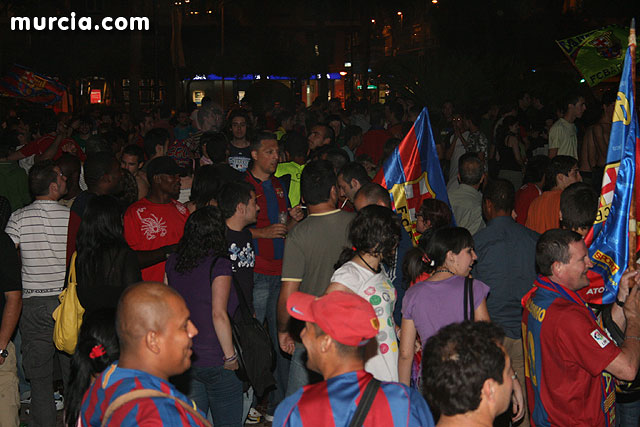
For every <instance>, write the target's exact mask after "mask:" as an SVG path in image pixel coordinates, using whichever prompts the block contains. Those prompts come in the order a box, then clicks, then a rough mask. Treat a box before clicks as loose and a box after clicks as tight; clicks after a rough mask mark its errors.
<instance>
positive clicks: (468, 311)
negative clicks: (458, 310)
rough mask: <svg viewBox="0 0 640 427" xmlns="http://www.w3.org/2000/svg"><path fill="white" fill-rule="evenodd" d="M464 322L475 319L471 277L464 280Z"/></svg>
mask: <svg viewBox="0 0 640 427" xmlns="http://www.w3.org/2000/svg"><path fill="white" fill-rule="evenodd" d="M463 312H464V320H471V321H472V322H473V320H474V318H475V309H474V308H473V277H465V278H464V310H463Z"/></svg>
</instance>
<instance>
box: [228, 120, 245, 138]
mask: <svg viewBox="0 0 640 427" xmlns="http://www.w3.org/2000/svg"><path fill="white" fill-rule="evenodd" d="M231 133H233V137H234V138H235V139H244V138H245V137H246V136H247V120H246V119H245V118H244V117H234V118H233V120H231Z"/></svg>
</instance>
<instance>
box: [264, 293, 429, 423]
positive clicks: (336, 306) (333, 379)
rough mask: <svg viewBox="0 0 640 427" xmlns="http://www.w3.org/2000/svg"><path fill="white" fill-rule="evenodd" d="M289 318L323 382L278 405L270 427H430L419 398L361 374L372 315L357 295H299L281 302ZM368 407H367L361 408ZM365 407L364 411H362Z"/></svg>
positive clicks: (373, 331)
mask: <svg viewBox="0 0 640 427" xmlns="http://www.w3.org/2000/svg"><path fill="white" fill-rule="evenodd" d="M287 311H288V312H289V314H290V315H291V316H293V317H294V318H296V319H299V320H302V321H304V322H305V327H304V329H303V330H302V332H301V334H300V337H301V338H302V343H303V344H304V346H305V348H306V349H307V355H308V361H307V367H308V368H309V369H312V370H314V371H317V372H319V373H320V374H322V376H323V377H324V381H322V382H320V383H316V384H313V385H308V386H305V387H303V388H301V389H299V390H298V391H297V392H296V393H294V394H292V395H291V396H289V397H287V398H286V399H285V400H283V401H282V403H281V404H280V405H279V406H278V408H277V409H276V413H275V418H274V420H273V426H274V427H285V426H303V425H322V426H335V427H341V426H345V427H346V426H348V425H350V423H351V421H352V419H353V418H356V417H360V418H359V419H360V420H361V423H360V424H359V425H362V423H363V422H364V420H365V419H366V420H368V421H367V424H366V425H367V426H374V427H375V426H423V427H425V426H433V425H434V423H433V417H432V416H431V412H430V411H429V407H428V406H427V404H426V402H425V401H424V399H423V398H422V396H421V395H420V394H419V393H418V392H417V390H414V389H412V388H409V387H407V386H405V385H404V384H400V383H395V382H382V383H381V382H379V381H378V380H375V379H374V378H373V376H372V375H371V374H369V373H367V372H365V370H364V361H365V353H366V349H367V347H368V346H367V343H368V342H370V340H371V339H372V338H375V336H376V335H377V334H378V326H379V325H378V320H377V316H376V313H375V311H374V310H373V308H372V307H371V304H369V303H368V302H367V301H365V300H364V299H362V298H361V297H359V296H358V295H355V294H352V293H348V292H343V291H335V292H331V293H330V294H328V295H324V296H322V297H320V298H316V297H314V296H313V295H308V294H305V293H302V292H295V293H293V294H291V296H290V297H289V299H288V300H287ZM367 404H368V406H369V407H368V408H366V407H367ZM365 408H366V409H365Z"/></svg>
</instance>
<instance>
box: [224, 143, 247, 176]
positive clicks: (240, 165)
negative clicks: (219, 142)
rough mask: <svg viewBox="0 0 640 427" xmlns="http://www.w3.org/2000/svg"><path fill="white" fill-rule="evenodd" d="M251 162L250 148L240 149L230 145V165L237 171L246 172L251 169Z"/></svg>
mask: <svg viewBox="0 0 640 427" xmlns="http://www.w3.org/2000/svg"><path fill="white" fill-rule="evenodd" d="M249 161H251V151H250V150H249V147H248V146H247V147H245V148H238V147H236V146H235V145H233V144H229V165H231V167H232V168H234V169H235V170H238V171H240V172H245V171H246V170H247V169H248V168H249Z"/></svg>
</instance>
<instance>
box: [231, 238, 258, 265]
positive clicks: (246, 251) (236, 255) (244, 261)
mask: <svg viewBox="0 0 640 427" xmlns="http://www.w3.org/2000/svg"><path fill="white" fill-rule="evenodd" d="M229 258H230V259H231V261H232V269H233V271H234V272H236V266H237V267H238V268H253V266H254V265H255V263H256V255H255V253H254V252H253V248H252V247H251V243H250V242H247V245H246V246H245V247H244V248H240V247H239V246H238V245H237V244H235V243H232V244H231V246H230V247H229Z"/></svg>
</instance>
